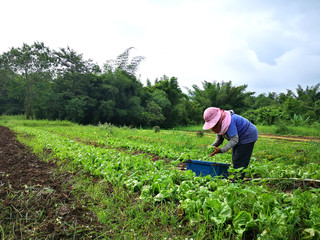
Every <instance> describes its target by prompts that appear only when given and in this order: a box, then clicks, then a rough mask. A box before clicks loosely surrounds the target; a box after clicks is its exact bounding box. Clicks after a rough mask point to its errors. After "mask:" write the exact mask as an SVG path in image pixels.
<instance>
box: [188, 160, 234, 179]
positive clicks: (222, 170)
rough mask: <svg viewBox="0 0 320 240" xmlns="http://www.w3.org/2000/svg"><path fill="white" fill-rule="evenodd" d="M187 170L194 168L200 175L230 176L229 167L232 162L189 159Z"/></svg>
mask: <svg viewBox="0 0 320 240" xmlns="http://www.w3.org/2000/svg"><path fill="white" fill-rule="evenodd" d="M186 162H187V170H192V171H193V172H195V173H196V174H197V175H198V176H206V175H211V176H212V177H215V176H222V177H223V178H228V168H229V166H230V165H231V164H227V163H217V162H207V161H199V160H187V161H186Z"/></svg>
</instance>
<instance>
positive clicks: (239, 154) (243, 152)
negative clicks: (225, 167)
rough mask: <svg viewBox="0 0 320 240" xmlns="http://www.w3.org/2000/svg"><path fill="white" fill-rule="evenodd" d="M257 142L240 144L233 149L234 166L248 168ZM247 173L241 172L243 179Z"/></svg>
mask: <svg viewBox="0 0 320 240" xmlns="http://www.w3.org/2000/svg"><path fill="white" fill-rule="evenodd" d="M254 144H255V142H252V143H247V144H238V145H236V146H234V147H233V149H232V165H233V168H235V169H237V168H241V167H243V169H246V168H247V167H248V165H249V162H250V158H251V155H252V151H253V147H254ZM244 176H245V173H244V172H242V173H241V179H243V178H244Z"/></svg>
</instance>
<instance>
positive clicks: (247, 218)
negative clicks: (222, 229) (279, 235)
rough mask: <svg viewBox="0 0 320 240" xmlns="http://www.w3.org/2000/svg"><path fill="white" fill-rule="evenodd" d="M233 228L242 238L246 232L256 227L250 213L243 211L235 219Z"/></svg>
mask: <svg viewBox="0 0 320 240" xmlns="http://www.w3.org/2000/svg"><path fill="white" fill-rule="evenodd" d="M233 226H234V230H235V231H236V233H238V234H239V235H240V237H242V235H243V233H244V232H245V231H247V230H248V229H249V228H252V227H254V226H255V223H254V220H253V218H252V216H251V215H250V213H248V212H246V211H241V212H239V213H238V215H237V216H236V217H235V218H234V219H233Z"/></svg>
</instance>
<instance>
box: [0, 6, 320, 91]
mask: <svg viewBox="0 0 320 240" xmlns="http://www.w3.org/2000/svg"><path fill="white" fill-rule="evenodd" d="M0 9H1V14H0V24H1V30H0V31H1V37H0V53H3V52H6V51H8V50H9V49H10V48H11V47H21V46H22V45H23V43H27V44H30V45H31V44H33V43H34V42H35V41H38V42H44V44H45V45H46V46H48V47H50V48H51V49H55V50H58V49H59V48H62V47H67V46H69V47H70V48H72V49H74V50H75V51H76V52H77V53H79V54H83V56H84V58H85V59H89V58H90V59H92V60H93V62H95V63H98V64H99V65H100V66H102V65H103V64H104V63H105V62H106V61H107V60H110V59H115V58H116V57H117V56H118V55H119V54H121V53H122V52H124V51H125V50H126V49H127V48H129V47H134V49H133V50H132V51H131V55H132V56H144V57H145V60H144V61H143V62H142V63H141V64H140V69H139V72H138V74H139V75H140V80H141V82H142V83H143V84H145V83H146V79H147V78H148V79H149V80H150V81H151V82H152V83H153V82H154V80H155V79H156V78H160V77H162V76H163V75H166V76H168V77H172V76H174V77H177V78H178V82H179V86H180V87H181V88H182V89H184V88H185V87H187V88H192V85H194V84H195V85H197V86H199V87H202V82H203V81H209V82H212V81H218V82H220V81H222V80H223V81H229V80H231V81H232V83H233V85H234V86H239V85H243V84H247V85H248V88H247V91H254V92H256V93H269V92H277V93H280V92H286V90H287V89H290V90H293V91H295V89H296V88H297V87H298V84H300V85H301V86H302V87H303V88H305V87H306V86H309V87H311V86H314V85H316V84H318V83H320V0H90V1H89V0H86V1H84V0H54V1H51V0H45V1H44V0H28V1H26V0H10V1H9V0H8V1H6V0H0Z"/></svg>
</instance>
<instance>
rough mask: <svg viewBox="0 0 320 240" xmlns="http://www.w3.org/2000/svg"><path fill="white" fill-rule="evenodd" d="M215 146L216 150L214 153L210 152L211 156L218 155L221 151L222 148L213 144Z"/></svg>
mask: <svg viewBox="0 0 320 240" xmlns="http://www.w3.org/2000/svg"><path fill="white" fill-rule="evenodd" d="M213 147H214V152H213V153H210V155H209V156H210V157H212V156H214V155H216V154H217V153H220V148H218V147H215V146H213Z"/></svg>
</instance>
